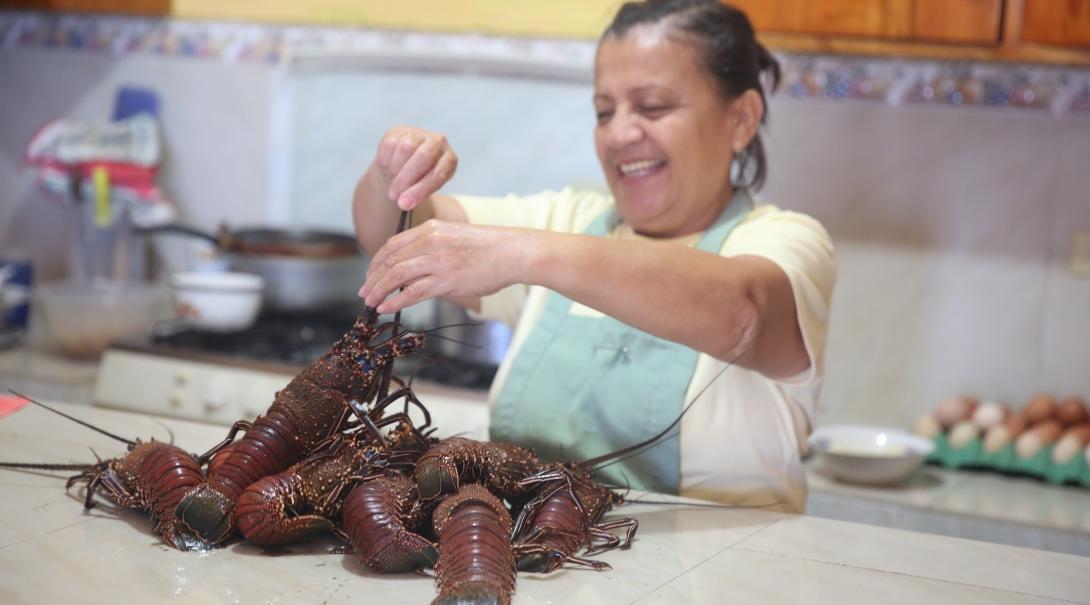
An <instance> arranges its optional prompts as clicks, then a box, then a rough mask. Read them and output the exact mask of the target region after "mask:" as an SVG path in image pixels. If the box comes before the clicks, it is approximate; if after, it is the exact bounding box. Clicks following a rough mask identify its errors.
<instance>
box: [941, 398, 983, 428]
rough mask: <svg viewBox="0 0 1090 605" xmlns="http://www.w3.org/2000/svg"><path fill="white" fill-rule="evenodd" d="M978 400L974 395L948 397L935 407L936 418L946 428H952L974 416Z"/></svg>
mask: <svg viewBox="0 0 1090 605" xmlns="http://www.w3.org/2000/svg"><path fill="white" fill-rule="evenodd" d="M976 406H977V400H976V399H975V398H973V397H967V396H961V397H947V398H946V399H943V400H942V401H941V402H939V405H938V406H937V407H936V408H935V418H937V419H938V421H939V423H940V424H942V426H943V427H944V428H950V427H952V426H954V425H955V424H957V423H959V422H961V421H962V420H968V419H969V418H971V417H972V415H973V411H974V410H975V409H976Z"/></svg>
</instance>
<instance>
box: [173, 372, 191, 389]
mask: <svg viewBox="0 0 1090 605" xmlns="http://www.w3.org/2000/svg"><path fill="white" fill-rule="evenodd" d="M188 383H189V370H178V373H177V374H175V375H174V384H176V385H178V386H180V387H182V386H185V385H186V384H188Z"/></svg>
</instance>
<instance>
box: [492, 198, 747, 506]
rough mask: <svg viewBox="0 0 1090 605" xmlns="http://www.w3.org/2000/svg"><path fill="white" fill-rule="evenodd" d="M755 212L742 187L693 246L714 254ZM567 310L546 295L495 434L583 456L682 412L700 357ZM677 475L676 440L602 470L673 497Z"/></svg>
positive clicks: (558, 298) (611, 214) (611, 219)
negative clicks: (738, 225) (671, 494)
mask: <svg viewBox="0 0 1090 605" xmlns="http://www.w3.org/2000/svg"><path fill="white" fill-rule="evenodd" d="M752 208H753V201H752V200H751V199H750V197H749V195H748V194H747V193H746V192H745V191H743V190H738V191H737V192H736V193H735V195H734V198H733V199H732V200H731V203H730V204H728V205H727V208H726V209H725V210H724V211H723V214H721V215H720V216H719V218H718V219H716V222H715V223H714V224H713V225H712V226H711V228H709V229H708V230H707V231H705V232H704V235H703V236H702V237H701V239H700V243H699V244H698V245H697V248H698V249H700V250H703V251H705V252H710V253H712V254H718V253H719V250H720V248H722V245H723V242H724V241H725V240H726V238H727V235H728V234H729V233H730V232H731V231H732V230H733V229H734V227H735V226H736V225H737V224H738V223H739V222H741V220H742V218H743V217H745V215H746V214H747V213H748V212H749V211H750V210H751V209H752ZM619 221H620V218H619V216H618V215H617V211H616V209H614V208H610V209H609V210H607V211H605V212H603V213H602V214H601V215H600V216H598V217H597V218H596V219H595V220H594V222H593V223H592V224H591V225H590V227H588V228H587V230H586V234H587V235H597V236H604V235H606V234H607V233H608V232H609V231H610V230H611V229H612V228H613V227H614V226H615V225H617V223H618V222H619ZM571 307H572V301H571V300H570V299H568V298H566V297H564V296H562V295H560V294H558V293H556V292H550V293H549V295H548V299H547V301H546V304H545V309H544V311H543V312H542V314H541V318H540V319H539V320H538V321H537V324H535V325H534V327H533V328H532V329H531V331H530V334H529V335H528V336H527V338H526V340H525V341H524V342H523V343H522V347H521V348H520V349H519V351H518V353H517V355H516V357H515V359H514V361H512V363H511V367H510V369H509V371H508V374H507V379H506V380H505V381H504V384H503V387H502V389H501V390H500V393H499V395H498V397H497V398H496V401H495V404H494V405H493V407H492V418H491V426H490V429H489V432H490V437H491V439H492V440H493V441H505V442H508V443H517V444H519V445H522V446H525V447H529V448H533V449H534V450H536V451H537V452H538V453H539V454H540V455H541V457H542V459H544V460H586V459H588V458H592V457H595V456H599V455H601V454H605V453H609V452H612V451H614V450H618V449H621V448H623V447H625V446H628V445H632V444H634V443H637V442H639V441H642V440H644V439H647V438H649V437H651V436H653V435H655V434H656V433H658V432H660V431H662V430H663V429H665V428H666V427H667V426H668V425H669V424H670V423H671V422H673V421H674V420H675V419H676V418H677V416H678V414H680V413H681V410H682V408H683V406H684V399H685V392H686V390H687V389H688V387H689V381H690V380H691V379H692V376H693V371H694V370H695V369H696V360H697V356H698V355H699V354H698V353H697V351H696V350H695V349H692V348H689V347H687V346H685V345H681V344H678V343H675V342H671V341H669V340H664V339H662V338H659V337H657V336H652V335H651V334H648V333H646V332H643V331H642V330H637V329H636V328H633V327H632V326H629V325H627V324H625V323H622V322H620V321H617V320H616V319H613V318H612V317H609V316H600V317H586V316H580V315H572V314H571V312H570V310H571ZM664 312H668V313H684V312H685V311H684V309H670V310H666V311H664ZM680 473H681V448H680V444H679V443H678V440H677V439H676V438H673V439H670V440H668V441H664V442H661V443H659V444H657V445H655V446H654V447H651V448H649V449H647V450H646V451H644V452H643V453H641V454H639V455H638V456H633V457H631V458H627V459H625V460H623V461H621V462H618V463H616V464H613V465H611V466H609V467H607V468H606V469H604V470H603V471H602V474H601V476H600V477H599V479H600V480H603V481H606V482H608V483H611V484H615V485H619V486H630V487H632V488H634V489H641V490H648V491H655V492H666V493H674V494H676V493H678V491H679V489H680V486H681V477H680Z"/></svg>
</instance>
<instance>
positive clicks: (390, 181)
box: [371, 126, 458, 210]
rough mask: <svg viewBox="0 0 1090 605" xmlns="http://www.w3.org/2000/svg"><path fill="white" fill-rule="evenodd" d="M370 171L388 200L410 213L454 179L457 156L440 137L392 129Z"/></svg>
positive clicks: (418, 131) (405, 127)
mask: <svg viewBox="0 0 1090 605" xmlns="http://www.w3.org/2000/svg"><path fill="white" fill-rule="evenodd" d="M371 168H372V170H374V171H375V172H376V173H377V175H378V176H379V177H380V178H381V180H382V184H383V185H385V188H386V195H387V196H388V197H389V199H391V200H394V201H396V202H397V205H398V207H399V208H401V209H402V210H412V209H413V208H415V207H416V206H417V205H419V204H420V203H421V202H423V201H424V200H426V199H428V198H429V197H431V195H432V194H433V193H435V192H436V191H438V190H439V189H440V188H441V187H442V186H443V185H445V184H446V183H447V181H449V180H450V179H451V177H453V176H454V171H455V170H456V169H457V168H458V156H457V155H455V153H454V150H453V149H451V147H450V143H448V142H447V138H446V137H445V136H443V135H442V134H440V133H437V132H429V131H427V130H422V129H420V128H413V127H411V126H395V127H394V128H391V129H390V130H389V131H387V132H386V134H385V135H384V136H383V137H382V141H381V142H380V143H379V147H378V154H377V155H376V156H375V161H374V162H373V163H372V164H371Z"/></svg>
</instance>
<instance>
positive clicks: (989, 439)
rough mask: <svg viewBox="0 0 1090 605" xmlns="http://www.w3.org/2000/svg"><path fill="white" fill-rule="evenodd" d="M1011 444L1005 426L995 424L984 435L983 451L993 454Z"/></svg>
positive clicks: (1008, 432) (1009, 435)
mask: <svg viewBox="0 0 1090 605" xmlns="http://www.w3.org/2000/svg"><path fill="white" fill-rule="evenodd" d="M1010 442H1011V432H1010V431H1008V430H1007V427H1006V425H1002V424H997V425H996V426H993V427H992V428H990V429H988V432H987V433H986V434H985V435H984V451H985V452H987V453H989V454H994V453H996V452H998V451H999V450H1001V449H1003V448H1004V447H1005V446H1006V445H1007V444H1008V443H1010Z"/></svg>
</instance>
